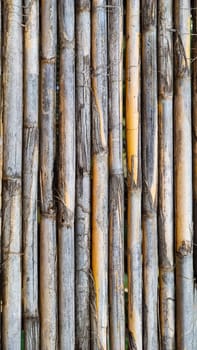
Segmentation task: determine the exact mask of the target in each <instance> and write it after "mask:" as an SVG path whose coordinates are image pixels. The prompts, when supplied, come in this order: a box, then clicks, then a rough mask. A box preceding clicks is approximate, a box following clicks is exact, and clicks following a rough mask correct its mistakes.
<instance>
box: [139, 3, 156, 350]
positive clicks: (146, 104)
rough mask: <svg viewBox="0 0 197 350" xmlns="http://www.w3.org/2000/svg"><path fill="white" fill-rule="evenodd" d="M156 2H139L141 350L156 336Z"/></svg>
mask: <svg viewBox="0 0 197 350" xmlns="http://www.w3.org/2000/svg"><path fill="white" fill-rule="evenodd" d="M156 50H157V1H155V0H151V1H150V0H149V1H148V0H142V89H143V90H142V105H143V109H142V111H143V118H142V160H143V166H142V169H143V208H142V215H143V263H144V271H143V273H144V331H143V334H144V349H147V350H152V349H157V347H158V335H157V307H158V305H157V293H158V291H157V287H158V252H157V172H158V170H157V169H158V155H157V153H158V120H157V117H158V113H157V108H158V106H157V51H156Z"/></svg>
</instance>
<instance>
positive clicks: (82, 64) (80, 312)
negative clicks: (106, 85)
mask: <svg viewBox="0 0 197 350" xmlns="http://www.w3.org/2000/svg"><path fill="white" fill-rule="evenodd" d="M90 28H91V25H90V1H89V0H85V1H84V0H80V1H78V2H77V5H76V123H77V127H76V132H77V171H76V172H77V179H76V241H75V242H76V243H75V254H76V258H75V261H76V268H75V271H76V296H75V305H76V333H75V334H76V348H77V349H81V350H88V349H90V310H89V300H90V287H89V273H90V254H91V252H90V211H91V206H90V200H91V198H90V181H91V178H90V171H91V79H90V59H91V58H90V45H91V32H90V30H91V29H90Z"/></svg>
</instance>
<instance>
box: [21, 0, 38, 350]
mask: <svg viewBox="0 0 197 350" xmlns="http://www.w3.org/2000/svg"><path fill="white" fill-rule="evenodd" d="M24 6H25V11H24V14H25V27H24V61H23V67H24V118H23V122H24V124H23V137H24V140H23V254H24V255H23V322H24V331H25V348H26V349H29V350H30V349H32V350H36V349H39V315H38V221H37V205H38V203H37V193H38V110H39V108H38V107H39V106H38V104H39V85H38V74H39V47H38V45H39V40H38V39H39V2H38V1H37V0H34V1H30V0H26V1H25V3H24Z"/></svg>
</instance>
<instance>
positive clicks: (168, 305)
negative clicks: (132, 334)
mask: <svg viewBox="0 0 197 350" xmlns="http://www.w3.org/2000/svg"><path fill="white" fill-rule="evenodd" d="M172 5H173V4H172V1H171V0H167V1H166V0H160V1H159V5H158V28H159V29H158V72H159V74H158V78H159V82H158V83H159V84H158V88H159V101H158V102H159V214H158V218H159V222H158V223H159V273H160V279H159V281H160V282H159V285H160V325H161V327H160V329H161V347H162V349H166V350H167V349H168V350H170V349H175V283H174V226H173V50H172V47H173V38H172V35H173V33H172V25H173V24H172V14H173V12H172V10H173V6H172Z"/></svg>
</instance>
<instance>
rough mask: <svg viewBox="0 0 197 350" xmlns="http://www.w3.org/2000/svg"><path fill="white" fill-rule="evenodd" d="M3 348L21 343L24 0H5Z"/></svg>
mask: <svg viewBox="0 0 197 350" xmlns="http://www.w3.org/2000/svg"><path fill="white" fill-rule="evenodd" d="M3 11H4V16H3V17H4V66H3V96H4V101H3V102H4V106H3V121H4V126H3V138H4V145H3V147H4V150H5V152H4V155H3V156H4V158H3V233H2V234H3V242H2V253H3V328H2V336H3V340H2V348H3V349H16V350H19V349H20V345H21V344H20V343H21V238H22V235H21V233H22V232H21V231H22V230H21V217H22V216H21V205H22V200H21V170H22V115H23V114H22V26H21V23H22V1H21V0H9V1H8V0H6V1H4V9H3Z"/></svg>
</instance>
